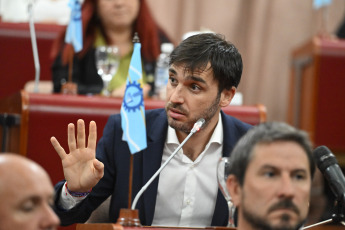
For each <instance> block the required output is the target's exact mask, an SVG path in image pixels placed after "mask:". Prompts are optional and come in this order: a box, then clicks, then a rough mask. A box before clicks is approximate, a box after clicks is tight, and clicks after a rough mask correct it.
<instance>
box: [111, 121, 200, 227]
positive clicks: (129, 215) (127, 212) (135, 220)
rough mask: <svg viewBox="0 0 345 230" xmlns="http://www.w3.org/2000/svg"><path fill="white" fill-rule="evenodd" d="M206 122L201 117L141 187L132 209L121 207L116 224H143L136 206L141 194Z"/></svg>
mask: <svg viewBox="0 0 345 230" xmlns="http://www.w3.org/2000/svg"><path fill="white" fill-rule="evenodd" d="M204 124H205V119H203V118H200V119H199V120H198V121H197V122H196V123H195V124H194V126H193V128H192V130H191V131H190V133H189V135H188V136H187V137H186V138H185V139H184V140H183V142H182V143H181V144H180V145H179V146H178V147H177V148H176V149H175V151H174V152H173V153H172V154H171V155H170V157H169V158H168V159H167V160H166V161H165V162H164V164H163V165H162V166H161V167H160V168H159V169H158V170H157V172H156V173H155V174H154V175H153V176H152V177H151V178H150V180H149V181H147V182H146V184H145V185H144V186H143V187H142V188H141V189H140V191H139V192H138V193H137V195H136V196H135V198H134V201H133V203H132V207H131V209H124V208H122V209H120V214H119V218H118V220H117V223H116V224H119V225H122V226H135V227H139V226H141V224H140V220H139V211H138V209H135V206H136V204H137V202H138V200H139V198H140V196H141V195H142V194H143V193H144V192H145V190H146V189H147V187H148V186H149V185H150V184H151V183H152V182H153V180H154V179H156V177H157V176H158V175H159V173H160V172H161V171H162V170H163V169H164V167H165V166H166V165H167V164H168V163H169V161H170V160H171V159H172V158H173V157H174V156H175V155H176V153H177V152H178V151H179V150H180V149H181V148H182V146H183V145H184V144H185V143H186V142H187V141H188V140H189V138H190V137H191V136H192V135H193V134H194V133H196V132H198V131H199V130H200V129H201V127H202V126H203V125H204Z"/></svg>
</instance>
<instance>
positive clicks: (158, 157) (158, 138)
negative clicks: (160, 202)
mask: <svg viewBox="0 0 345 230" xmlns="http://www.w3.org/2000/svg"><path fill="white" fill-rule="evenodd" d="M147 124H149V125H148V126H149V128H150V130H148V132H147V136H148V140H147V149H146V150H145V151H144V152H143V185H144V184H146V182H147V181H149V180H150V179H151V177H152V176H153V175H154V174H155V173H156V171H157V170H158V169H159V167H160V166H161V163H162V154H163V148H164V144H165V139H166V135H167V128H168V122H167V118H166V113H165V111H164V110H161V113H160V114H159V116H158V117H155V119H154V120H153V119H148V120H147ZM158 178H159V175H158V176H157V177H156V179H155V180H154V181H153V182H152V183H151V184H150V186H149V187H148V188H147V190H146V191H145V192H144V193H143V195H142V199H143V203H144V213H145V221H146V225H151V224H152V221H153V215H154V210H155V206H156V197H157V190H158Z"/></svg>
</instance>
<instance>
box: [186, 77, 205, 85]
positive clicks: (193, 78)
mask: <svg viewBox="0 0 345 230" xmlns="http://www.w3.org/2000/svg"><path fill="white" fill-rule="evenodd" d="M186 80H192V81H198V82H201V83H204V84H206V81H205V80H204V79H203V78H201V77H198V76H194V75H189V76H187V77H186Z"/></svg>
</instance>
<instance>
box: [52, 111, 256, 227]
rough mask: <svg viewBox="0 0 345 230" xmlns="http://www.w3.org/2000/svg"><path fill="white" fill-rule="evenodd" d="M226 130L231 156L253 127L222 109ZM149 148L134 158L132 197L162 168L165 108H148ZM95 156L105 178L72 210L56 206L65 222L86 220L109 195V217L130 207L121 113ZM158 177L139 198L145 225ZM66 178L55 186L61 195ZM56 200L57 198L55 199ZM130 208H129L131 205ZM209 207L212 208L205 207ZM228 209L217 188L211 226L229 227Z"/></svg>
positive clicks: (149, 219)
mask: <svg viewBox="0 0 345 230" xmlns="http://www.w3.org/2000/svg"><path fill="white" fill-rule="evenodd" d="M221 115H222V121H223V129H224V130H223V131H224V146H223V155H224V156H229V154H230V152H231V151H232V149H233V147H234V145H235V143H236V142H237V140H238V139H239V138H240V137H241V136H242V135H243V134H245V133H246V132H247V130H248V129H249V128H250V127H251V126H250V125H249V124H246V123H243V122H241V121H239V120H237V119H236V118H233V117H231V116H228V115H226V114H225V113H223V112H221ZM146 126H147V128H146V132H147V148H146V149H145V150H143V151H141V152H139V153H136V154H134V157H133V187H132V188H133V192H132V200H133V199H134V197H135V195H136V194H137V193H138V192H139V190H140V189H141V188H142V186H143V185H145V183H146V182H147V181H148V180H149V179H150V178H151V176H152V175H153V174H154V173H155V172H156V171H157V170H158V169H159V167H160V166H161V161H162V152H163V147H164V144H165V139H166V135H167V128H168V122H167V117H166V113H165V110H164V109H156V110H149V111H146ZM96 152H97V154H96V157H97V159H99V160H100V161H102V162H103V163H104V166H105V169H104V177H103V178H102V179H101V180H100V181H99V183H98V184H97V185H96V186H95V187H94V188H93V189H92V192H91V193H90V194H89V195H88V197H87V198H86V199H85V200H84V201H82V202H81V203H80V204H79V205H78V206H77V207H75V208H73V209H72V210H70V211H63V210H59V209H58V208H55V211H56V212H57V214H58V216H59V217H60V219H61V224H62V225H69V224H73V223H83V222H85V221H86V220H87V219H88V218H89V216H90V214H91V213H92V211H93V210H94V209H96V208H97V207H98V206H99V205H100V204H101V203H102V202H103V201H104V200H105V199H106V198H107V197H109V196H110V195H112V200H111V202H110V210H109V220H110V221H111V222H116V221H117V218H118V215H119V210H120V209H121V208H128V190H129V189H128V187H129V185H128V184H129V183H128V180H129V179H128V178H129V165H130V152H129V148H128V145H127V142H124V141H122V129H121V116H120V115H119V114H117V115H112V116H110V118H109V120H108V122H107V124H106V126H105V128H104V131H103V137H102V138H101V139H100V141H99V143H98V145H97V150H96ZM158 180H159V177H157V178H156V179H155V180H154V181H153V183H152V184H151V185H150V186H149V187H148V189H147V190H146V191H145V192H144V193H143V195H142V196H141V197H140V199H139V200H138V203H137V206H136V208H137V209H138V210H139V217H140V221H141V224H142V225H151V224H152V220H153V215H154V209H155V204H156V196H157V188H158ZM63 183H64V181H61V182H59V183H58V184H57V185H56V186H55V189H56V192H57V194H60V192H61V188H62V185H63ZM56 202H57V200H56ZM129 208H130V207H129ZM205 208H207V209H208V208H209V207H205ZM227 219H228V208H227V204H226V201H225V198H224V197H223V195H222V194H221V192H220V190H219V189H218V196H217V201H216V207H215V212H214V214H213V219H212V223H211V225H212V226H226V225H227Z"/></svg>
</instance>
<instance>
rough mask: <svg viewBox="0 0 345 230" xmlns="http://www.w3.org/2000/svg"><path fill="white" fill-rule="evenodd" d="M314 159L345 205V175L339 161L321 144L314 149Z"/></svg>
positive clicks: (333, 190) (338, 198)
mask: <svg viewBox="0 0 345 230" xmlns="http://www.w3.org/2000/svg"><path fill="white" fill-rule="evenodd" d="M313 155H314V160H315V162H316V164H317V166H318V168H319V169H320V171H321V172H322V174H323V175H324V177H325V178H326V179H327V181H328V183H329V185H330V188H331V190H332V192H333V193H334V195H335V196H336V198H337V200H338V201H339V202H341V205H342V206H343V207H345V199H344V198H345V177H344V174H343V172H342V171H341V168H340V167H339V165H338V161H337V159H336V158H335V156H334V155H333V153H332V152H331V150H329V149H328V148H327V147H326V146H319V147H317V148H316V149H315V150H314V151H313Z"/></svg>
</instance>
